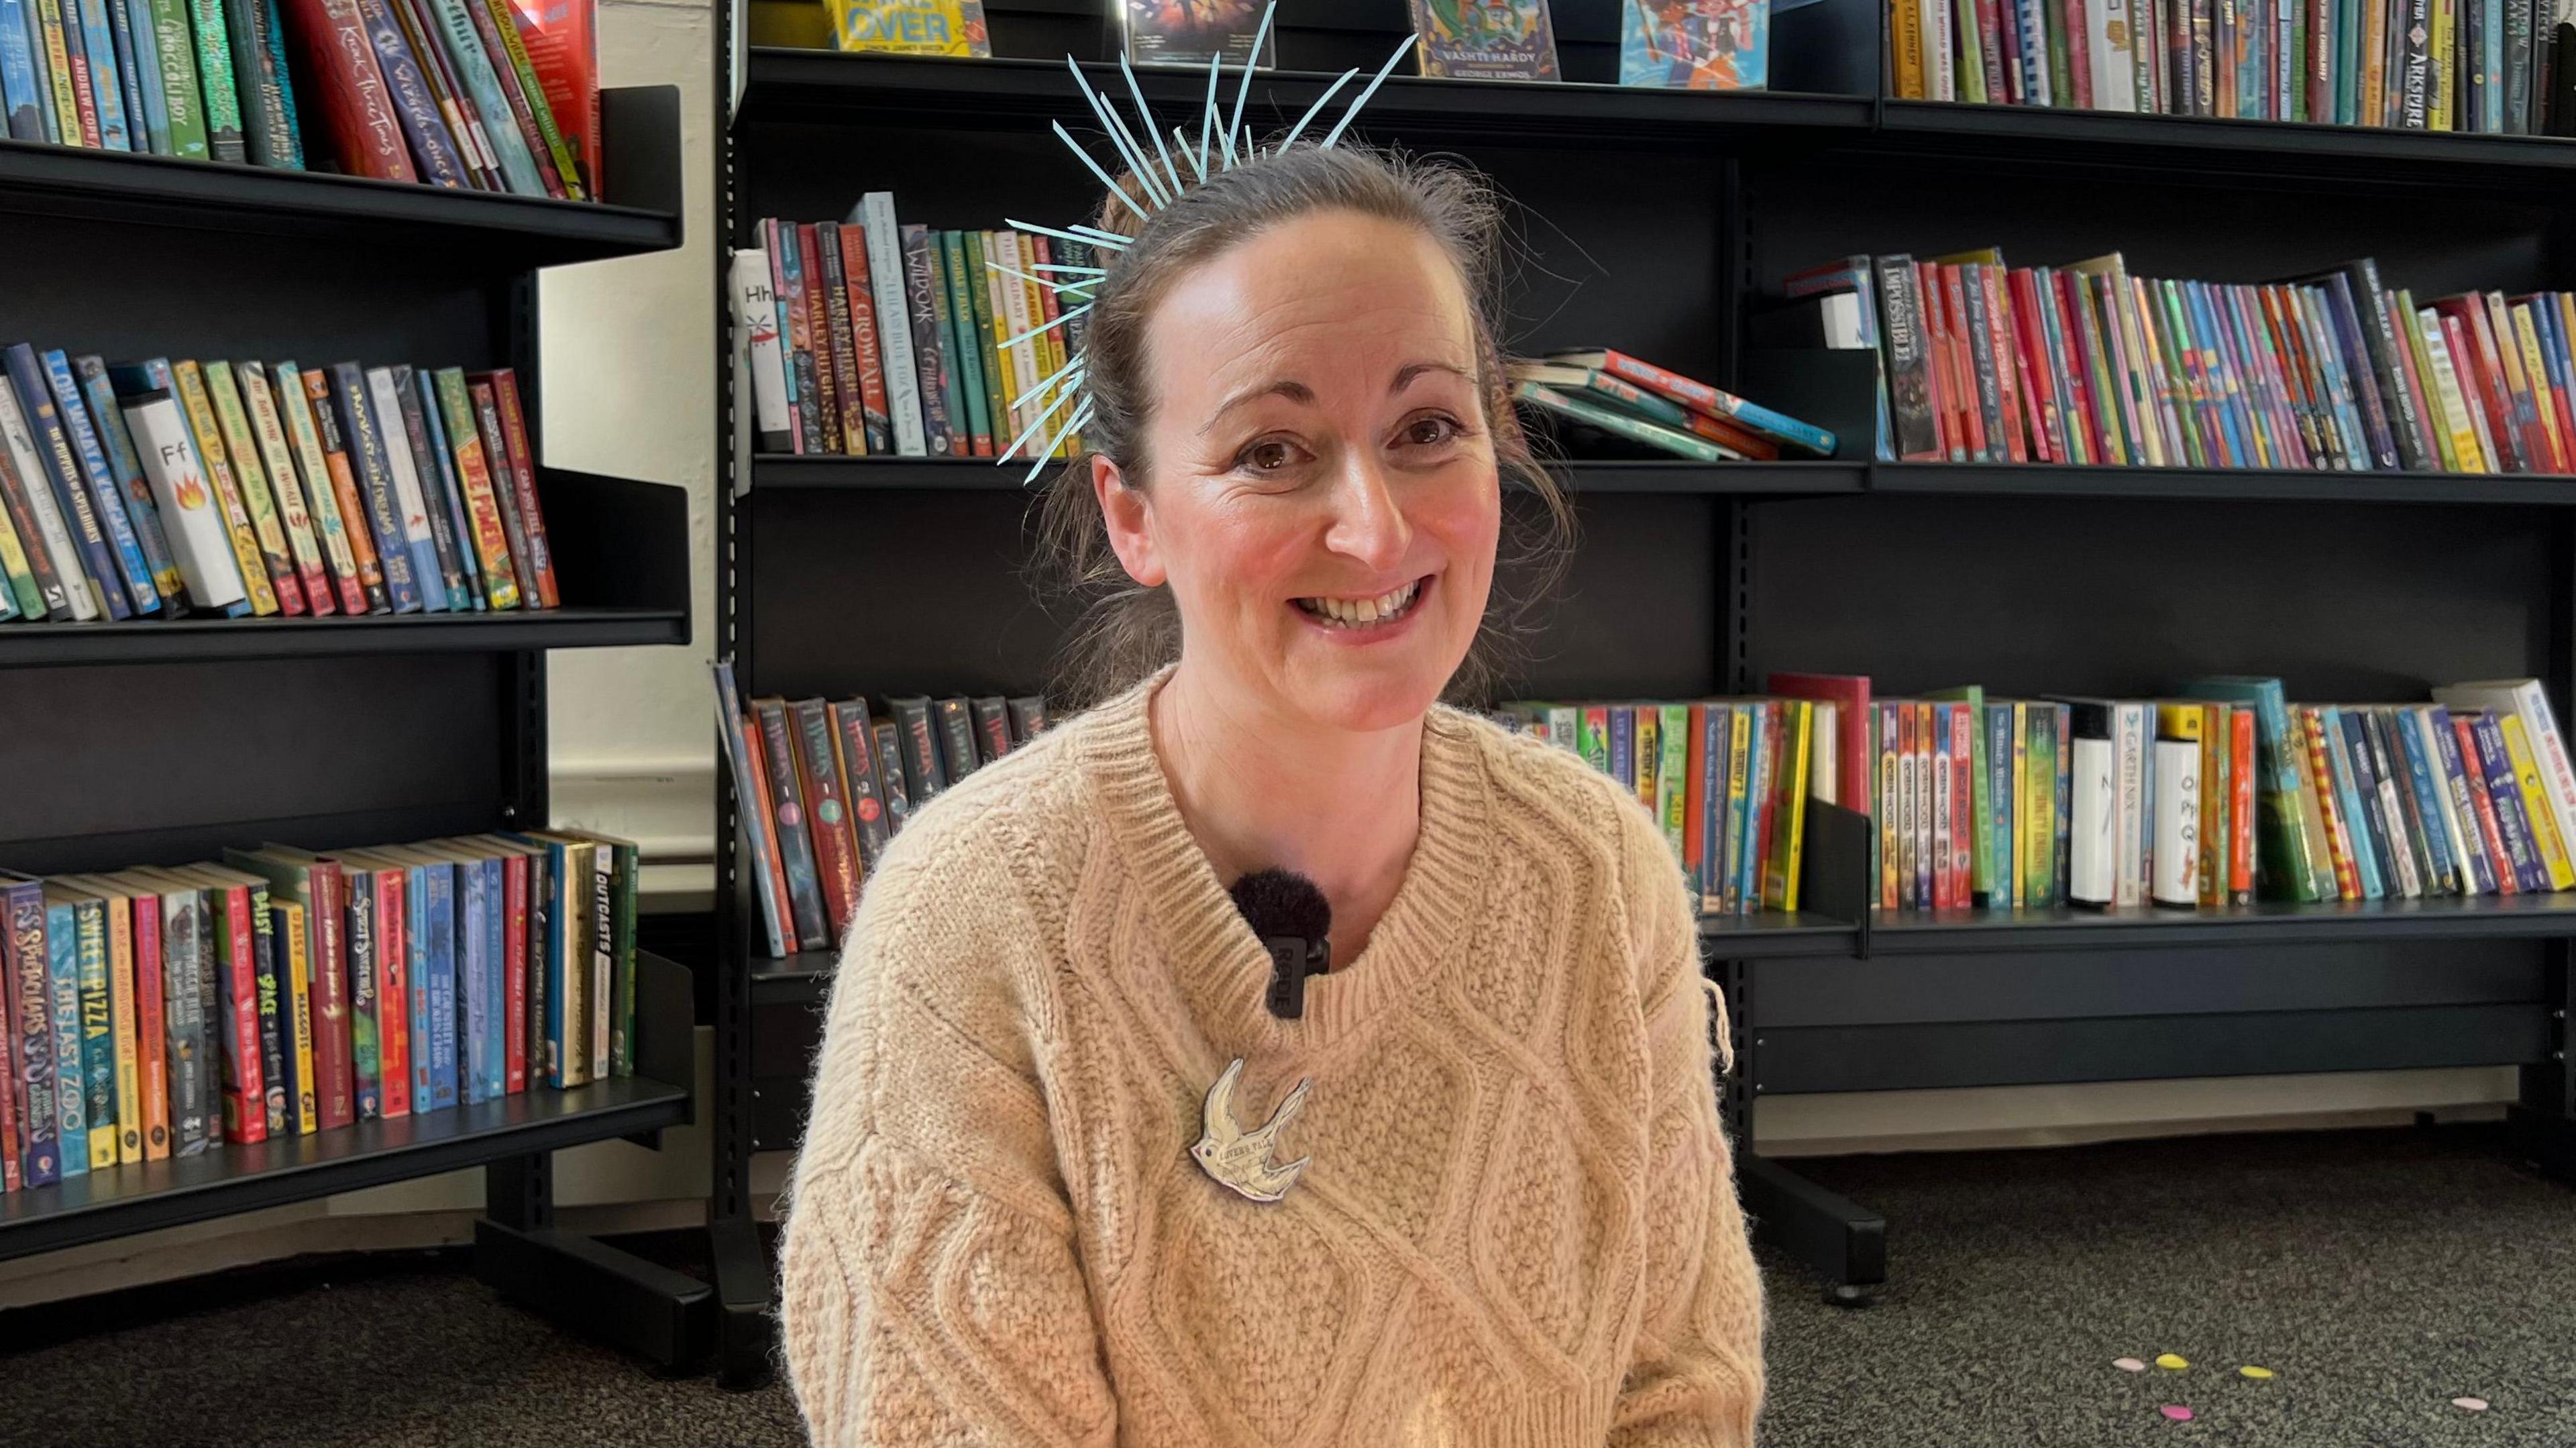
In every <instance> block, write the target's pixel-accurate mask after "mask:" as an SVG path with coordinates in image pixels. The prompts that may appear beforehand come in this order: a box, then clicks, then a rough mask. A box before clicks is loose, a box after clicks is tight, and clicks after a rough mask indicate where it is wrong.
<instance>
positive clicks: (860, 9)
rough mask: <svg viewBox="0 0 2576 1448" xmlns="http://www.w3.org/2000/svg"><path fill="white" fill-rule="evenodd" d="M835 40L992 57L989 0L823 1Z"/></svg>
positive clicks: (888, 50)
mask: <svg viewBox="0 0 2576 1448" xmlns="http://www.w3.org/2000/svg"><path fill="white" fill-rule="evenodd" d="M824 9H825V10H826V11H827V12H828V13H829V14H830V16H831V20H832V43H833V44H834V45H836V46H838V47H839V48H841V49H842V50H867V51H875V52H878V53H879V54H885V55H951V56H961V57H974V58H977V59H984V58H989V57H990V56H991V55H992V53H993V38H992V33H991V32H990V31H988V30H986V29H985V27H984V0H824Z"/></svg>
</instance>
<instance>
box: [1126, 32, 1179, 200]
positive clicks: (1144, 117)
mask: <svg viewBox="0 0 2576 1448" xmlns="http://www.w3.org/2000/svg"><path fill="white" fill-rule="evenodd" d="M1118 73H1119V74H1121V75H1123V76H1125V77H1127V94H1128V95H1129V96H1130V97H1131V98H1133V99H1134V100H1135V102H1136V120H1137V123H1138V124H1139V125H1141V126H1143V127H1144V130H1145V134H1146V135H1149V136H1151V137H1153V138H1154V152H1155V154H1157V155H1159V156H1161V157H1162V158H1163V169H1164V170H1166V171H1169V172H1170V173H1172V199H1174V200H1176V201H1177V200H1179V199H1180V195H1181V168H1179V167H1178V166H1175V165H1173V164H1172V153H1171V152H1170V151H1168V150H1166V149H1165V148H1164V146H1163V128H1162V127H1161V126H1158V125H1156V124H1155V123H1154V112H1153V108H1152V107H1150V106H1148V105H1146V104H1145V92H1144V90H1143V88H1142V87H1140V86H1138V85H1137V84H1136V67H1135V66H1133V65H1130V64H1129V63H1128V61H1127V57H1126V56H1124V55H1121V56H1119V57H1118Z"/></svg>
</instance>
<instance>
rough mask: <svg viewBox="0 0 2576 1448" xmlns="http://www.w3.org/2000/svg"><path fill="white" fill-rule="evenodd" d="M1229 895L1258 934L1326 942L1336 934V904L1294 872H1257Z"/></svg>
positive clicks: (1313, 884) (1235, 887)
mask: <svg viewBox="0 0 2576 1448" xmlns="http://www.w3.org/2000/svg"><path fill="white" fill-rule="evenodd" d="M1226 893H1227V894H1229V895H1232V896H1233V897H1234V908H1235V909H1237V910H1240V911H1242V912H1243V918H1244V919H1245V920H1246V921H1248V922H1249V923H1250V924H1251V926H1252V933H1253V934H1255V935H1259V936H1264V937H1268V936H1275V935H1295V936H1301V937H1303V938H1305V939H1307V940H1322V939H1324V938H1326V937H1327V936H1329V935H1331V934H1332V933H1333V906H1332V902H1330V901H1328V900H1326V899H1325V898H1324V892H1323V891H1322V890H1319V889H1317V888H1316V887H1315V882H1314V881H1312V880H1309V879H1307V878H1306V877H1305V876H1303V875H1300V874H1298V873H1296V872H1295V871H1293V870H1275V869H1274V870H1255V871H1253V872H1252V873H1251V874H1249V875H1246V876H1244V877H1243V878H1242V879H1240V880H1237V881H1235V882H1234V888H1233V889H1231V890H1229V891H1227V892H1226Z"/></svg>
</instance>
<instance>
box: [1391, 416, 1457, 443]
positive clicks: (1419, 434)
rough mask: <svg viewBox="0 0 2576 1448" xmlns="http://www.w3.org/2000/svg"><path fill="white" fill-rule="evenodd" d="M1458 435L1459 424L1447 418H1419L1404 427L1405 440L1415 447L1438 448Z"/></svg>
mask: <svg viewBox="0 0 2576 1448" xmlns="http://www.w3.org/2000/svg"><path fill="white" fill-rule="evenodd" d="M1458 433H1459V427H1458V424H1457V423H1455V422H1453V421H1451V420H1450V419H1448V418H1445V417H1437V416H1434V417H1417V418H1415V419H1414V420H1413V421H1411V422H1408V423H1406V424H1405V425H1404V440H1405V442H1406V443H1408V444H1410V445H1412V446H1414V447H1438V446H1440V445H1441V444H1442V443H1444V442H1447V441H1449V440H1450V439H1451V438H1454V437H1456V436H1457V435H1458Z"/></svg>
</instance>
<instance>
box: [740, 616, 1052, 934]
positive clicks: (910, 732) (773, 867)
mask: <svg viewBox="0 0 2576 1448" xmlns="http://www.w3.org/2000/svg"><path fill="white" fill-rule="evenodd" d="M715 685H716V725H717V730H718V734H719V737H720V738H721V739H722V741H723V749H724V756H725V765H726V769H727V771H728V775H729V777H730V779H731V780H732V782H733V791H734V798H735V800H737V801H738V802H740V805H741V817H742V825H743V834H744V849H745V851H746V853H747V854H748V855H749V857H750V860H751V874H752V879H753V880H754V882H755V886H754V890H753V893H754V894H756V895H757V896H759V898H760V910H761V922H762V926H763V929H764V933H765V941H766V944H767V947H768V950H769V953H770V954H771V955H773V956H785V955H792V954H794V953H796V952H797V951H800V950H829V949H832V948H833V947H834V946H836V945H837V944H839V942H840V940H841V937H842V936H843V935H844V934H846V933H847V932H848V930H849V928H850V914H851V912H852V911H853V910H855V909H857V908H858V900H859V890H860V887H861V886H862V885H864V884H865V883H866V881H867V876H868V872H869V871H871V870H874V869H875V868H876V866H877V859H878V856H879V855H880V854H881V853H882V852H883V851H884V849H885V847H886V842H887V841H888V840H890V839H892V838H893V837H894V833H895V831H897V830H899V829H901V828H902V827H903V822H904V820H905V819H906V818H907V817H908V816H909V815H910V814H911V813H912V811H913V810H915V809H918V808H920V807H921V806H922V805H923V804H926V803H928V802H929V801H930V800H931V799H932V798H934V797H935V796H937V795H938V794H939V793H940V791H942V790H945V789H946V788H948V787H949V786H950V785H952V784H955V783H956V782H957V781H959V780H961V779H964V778H965V777H966V776H967V775H968V774H970V773H972V772H974V771H975V770H976V769H978V768H980V767H982V766H984V765H987V764H990V763H992V762H993V761H994V760H996V759H999V758H1001V757H1002V756H1003V755H1005V754H1008V753H1010V752H1011V751H1012V750H1013V749H1016V748H1018V747H1019V746H1021V745H1022V744H1025V743H1027V742H1028V741H1029V740H1031V739H1033V738H1035V737H1036V736H1037V735H1038V734H1039V733H1040V732H1042V731H1043V730H1044V729H1045V728H1046V727H1047V707H1046V700H1044V699H1042V698H1039V697H1037V696H1035V695H1026V696H1022V697H1018V698H1004V697H1002V696H1001V695H998V694H994V695H983V696H977V697H965V696H951V697H947V698H940V699H933V698H931V697H929V696H928V695H925V694H909V695H896V696H893V697H890V698H884V699H882V701H881V702H882V703H883V704H884V705H885V713H884V714H882V715H879V714H877V713H875V712H873V711H871V709H870V708H869V706H868V701H867V700H865V699H863V698H849V699H841V700H835V701H830V702H826V701H825V700H822V699H819V698H818V699H794V700H791V699H784V698H776V697H761V698H755V699H752V700H750V701H749V707H745V702H744V700H743V699H742V698H741V696H740V694H739V693H738V692H737V691H736V688H735V684H734V675H733V664H732V663H731V662H730V661H727V662H722V663H718V664H717V665H716V666H715Z"/></svg>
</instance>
